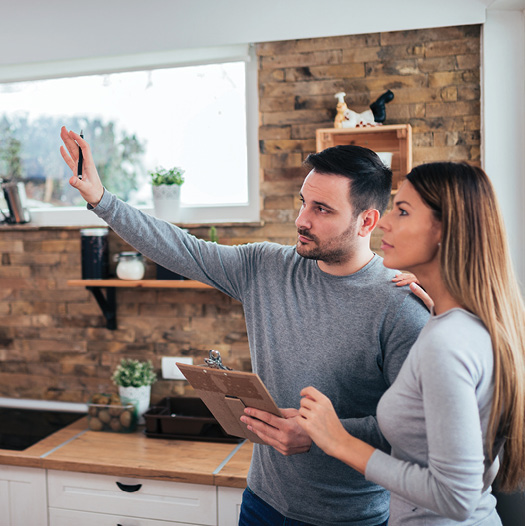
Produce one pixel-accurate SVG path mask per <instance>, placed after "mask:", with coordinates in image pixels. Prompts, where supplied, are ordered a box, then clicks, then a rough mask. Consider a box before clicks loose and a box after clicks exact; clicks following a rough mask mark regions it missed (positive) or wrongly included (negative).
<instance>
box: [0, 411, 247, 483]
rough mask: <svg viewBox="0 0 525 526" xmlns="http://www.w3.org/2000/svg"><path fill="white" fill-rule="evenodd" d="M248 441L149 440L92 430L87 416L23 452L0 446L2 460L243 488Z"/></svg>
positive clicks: (140, 434)
mask: <svg viewBox="0 0 525 526" xmlns="http://www.w3.org/2000/svg"><path fill="white" fill-rule="evenodd" d="M251 454H252V443H251V442H248V441H246V442H241V443H223V442H222V443H221V442H198V441H191V440H171V439H160V438H148V437H146V436H145V435H144V433H143V428H142V427H139V429H138V430H137V431H136V432H134V433H129V434H127V433H108V432H95V431H89V430H88V429H87V421H86V418H83V419H81V420H78V421H77V422H74V423H73V424H71V425H69V426H67V427H65V428H64V429H61V430H60V431H58V432H56V433H54V434H53V435H51V436H49V437H47V438H45V439H44V440H41V441H40V442H38V443H36V444H35V445H33V446H31V447H29V448H27V449H26V450H24V451H10V450H5V449H0V464H8V465H14V466H27V467H38V468H43V469H57V470H61V471H76V472H82V473H99V474H103V475H117V476H127V477H134V478H150V479H156V480H169V481H174V482H187V483H193V484H211V485H216V486H229V487H235V488H243V487H245V486H246V477H247V475H248V468H249V465H250V459H251Z"/></svg>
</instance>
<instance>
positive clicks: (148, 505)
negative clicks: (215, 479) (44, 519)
mask: <svg viewBox="0 0 525 526" xmlns="http://www.w3.org/2000/svg"><path fill="white" fill-rule="evenodd" d="M117 483H118V484H120V485H123V487H124V489H126V490H128V491H123V490H122V489H120V488H119V485H118V484H117ZM48 495H49V516H50V525H49V526H65V525H66V524H68V525H70V524H73V523H74V524H76V525H79V524H80V525H83V524H90V525H91V524H97V525H99V524H100V525H105V524H111V525H112V526H115V525H116V524H121V525H122V526H128V525H129V526H157V524H166V522H164V523H158V521H168V523H169V524H176V525H178V526H190V525H191V526H193V525H202V526H217V488H216V487H215V486H206V485H201V484H183V483H179V482H163V481H158V480H149V479H130V478H122V477H114V476H110V475H97V474H91V473H90V474H85V473H73V472H68V471H54V470H49V471H48ZM93 515H94V516H95V519H93ZM72 519H74V522H72ZM111 521H112V522H111ZM26 524H27V523H26ZM230 526H231V523H230Z"/></svg>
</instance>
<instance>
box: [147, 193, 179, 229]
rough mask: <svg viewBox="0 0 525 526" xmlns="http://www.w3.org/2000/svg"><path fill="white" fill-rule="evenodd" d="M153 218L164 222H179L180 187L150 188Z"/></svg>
mask: <svg viewBox="0 0 525 526" xmlns="http://www.w3.org/2000/svg"><path fill="white" fill-rule="evenodd" d="M151 189H152V192H153V207H154V209H155V216H156V217H158V218H160V219H164V220H165V221H171V222H177V221H180V186H179V185H177V184H161V185H160V186H152V187H151Z"/></svg>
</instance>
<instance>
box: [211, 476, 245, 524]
mask: <svg viewBox="0 0 525 526" xmlns="http://www.w3.org/2000/svg"><path fill="white" fill-rule="evenodd" d="M217 491H218V499H219V509H218V515H219V526H234V525H235V524H239V515H240V513H241V502H242V494H243V491H244V489H239V488H225V487H222V486H219V487H218V488H217Z"/></svg>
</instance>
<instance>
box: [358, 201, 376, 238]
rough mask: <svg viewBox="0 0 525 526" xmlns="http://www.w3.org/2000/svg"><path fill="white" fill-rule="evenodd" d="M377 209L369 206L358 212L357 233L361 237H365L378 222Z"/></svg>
mask: <svg viewBox="0 0 525 526" xmlns="http://www.w3.org/2000/svg"><path fill="white" fill-rule="evenodd" d="M379 217H380V214H379V210H375V209H374V208H371V209H370V210H365V211H364V212H361V213H360V214H359V220H358V221H359V231H358V235H359V236H361V237H366V236H368V235H370V234H371V233H372V231H373V230H374V228H375V227H376V226H377V223H378V222H379Z"/></svg>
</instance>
